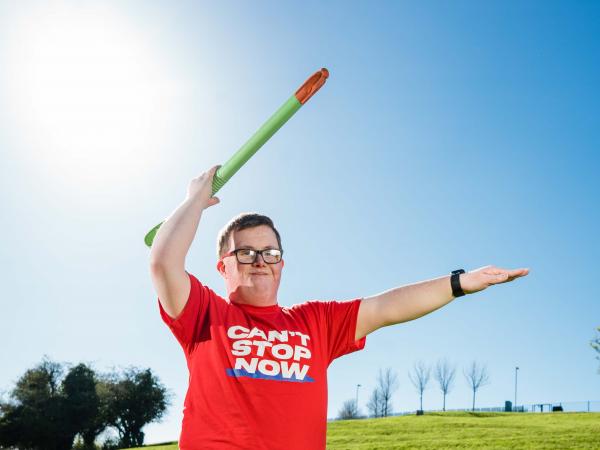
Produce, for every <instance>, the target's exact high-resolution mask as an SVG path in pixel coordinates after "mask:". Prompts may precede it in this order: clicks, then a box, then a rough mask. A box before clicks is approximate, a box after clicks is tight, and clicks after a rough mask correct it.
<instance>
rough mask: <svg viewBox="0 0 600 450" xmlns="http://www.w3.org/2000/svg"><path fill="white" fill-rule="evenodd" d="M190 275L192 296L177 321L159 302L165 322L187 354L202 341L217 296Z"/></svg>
mask: <svg viewBox="0 0 600 450" xmlns="http://www.w3.org/2000/svg"><path fill="white" fill-rule="evenodd" d="M188 275H189V277H190V294H189V296H188V299H187V302H186V304H185V306H184V307H183V310H182V311H181V313H179V316H178V317H177V318H176V319H173V318H172V317H171V316H169V315H168V314H167V312H166V311H165V310H164V309H163V307H162V304H161V303H160V299H159V300H158V308H159V311H160V316H161V318H162V320H163V322H164V323H166V324H167V326H168V327H169V329H170V330H171V332H172V333H173V335H175V338H177V341H179V344H181V347H183V349H184V351H186V352H189V351H191V348H192V347H193V345H192V344H193V343H195V342H199V341H200V340H201V336H202V334H203V333H204V332H205V330H203V324H204V323H205V322H206V321H205V319H206V315H207V311H208V304H209V302H210V301H211V300H212V299H213V298H214V297H215V296H216V294H215V293H214V292H213V291H212V290H211V289H210V288H208V287H207V286H203V285H202V283H200V281H198V279H197V278H196V277H194V276H193V275H192V274H188Z"/></svg>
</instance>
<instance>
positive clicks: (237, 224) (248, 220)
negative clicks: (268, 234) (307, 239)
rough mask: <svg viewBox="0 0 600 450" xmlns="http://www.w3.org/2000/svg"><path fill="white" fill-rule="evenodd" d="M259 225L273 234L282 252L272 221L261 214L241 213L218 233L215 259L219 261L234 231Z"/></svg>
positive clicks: (279, 239) (277, 232) (279, 238)
mask: <svg viewBox="0 0 600 450" xmlns="http://www.w3.org/2000/svg"><path fill="white" fill-rule="evenodd" d="M260 225H266V226H268V227H269V228H271V230H273V231H274V232H275V236H276V237H277V244H278V245H279V250H281V251H283V247H282V246H281V236H279V231H277V228H275V225H273V221H272V220H271V219H270V218H269V217H267V216H263V215H262V214H257V213H241V214H239V215H238V216H236V217H234V218H233V219H231V220H230V221H229V223H228V224H227V225H225V226H224V227H223V229H222V230H221V231H220V232H219V237H218V238H217V258H219V259H221V258H222V257H223V255H224V254H225V252H226V250H227V248H226V247H227V244H228V243H229V236H231V233H233V232H234V231H241V230H245V229H246V228H254V227H258V226H260Z"/></svg>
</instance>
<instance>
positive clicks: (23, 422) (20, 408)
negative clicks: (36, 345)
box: [0, 357, 76, 450]
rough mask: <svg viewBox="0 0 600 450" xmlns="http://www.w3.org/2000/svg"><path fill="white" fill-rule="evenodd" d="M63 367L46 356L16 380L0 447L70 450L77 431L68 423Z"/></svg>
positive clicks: (1, 421) (5, 407)
mask: <svg viewBox="0 0 600 450" xmlns="http://www.w3.org/2000/svg"><path fill="white" fill-rule="evenodd" d="M63 371H64V369H63V366H62V365H61V364H60V363H56V362H52V361H50V360H49V359H48V358H47V357H44V359H43V360H42V362H41V363H40V364H39V365H38V366H36V367H35V368H33V369H29V370H27V371H26V372H25V374H24V375H23V376H22V377H21V378H20V379H19V380H18V381H17V383H16V386H15V388H14V390H13V391H12V393H11V394H10V397H11V399H12V402H9V403H5V404H2V408H1V410H2V416H1V417H0V445H3V446H9V445H10V446H17V447H22V448H30V449H44V450H68V449H70V448H71V445H72V444H73V439H74V437H75V434H76V431H74V430H73V427H71V426H70V425H69V424H68V421H67V419H68V401H69V399H68V397H67V396H66V395H65V393H64V389H63V387H64V386H63V385H61V378H62V374H63Z"/></svg>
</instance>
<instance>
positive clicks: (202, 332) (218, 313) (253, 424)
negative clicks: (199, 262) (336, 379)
mask: <svg viewBox="0 0 600 450" xmlns="http://www.w3.org/2000/svg"><path fill="white" fill-rule="evenodd" d="M189 277H190V282H191V289H190V296H189V298H188V301H187V303H186V305H185V307H184V309H183V311H182V312H181V313H180V315H179V317H178V318H177V319H172V318H171V317H169V315H168V314H167V313H166V312H165V311H164V309H163V308H162V305H161V304H160V301H159V303H158V305H159V308H160V314H161V317H162V319H163V321H164V322H165V323H166V324H167V325H168V326H169V328H170V329H171V331H172V332H173V334H174V335H175V337H176V338H177V340H178V341H179V343H180V344H181V346H182V348H183V351H184V353H185V358H186V361H187V366H188V370H189V386H188V391H187V394H186V397H185V403H184V411H183V422H182V429H181V436H180V440H179V448H180V449H182V450H197V449H228V450H230V449H253V450H275V449H277V450H279V449H286V450H294V449H298V450H317V449H325V443H326V431H327V367H328V366H329V364H331V362H332V361H333V360H334V359H335V358H338V357H340V356H342V355H345V354H347V353H351V352H354V351H356V350H362V349H363V348H364V346H365V342H366V337H363V338H362V339H360V340H358V341H356V340H355V339H354V336H355V332H356V320H357V316H358V307H359V305H360V299H356V300H352V301H346V302H338V301H326V302H325V301H309V302H305V303H302V304H299V305H294V306H292V307H289V308H288V307H282V306H279V305H272V306H265V307H257V306H250V305H240V304H237V303H232V302H230V301H229V300H226V299H224V298H222V297H220V296H218V295H217V294H215V293H214V292H213V291H212V290H211V289H210V288H208V287H206V286H203V285H202V284H201V283H200V282H199V281H198V280H197V279H196V278H195V277H194V276H193V275H191V274H190V275H189Z"/></svg>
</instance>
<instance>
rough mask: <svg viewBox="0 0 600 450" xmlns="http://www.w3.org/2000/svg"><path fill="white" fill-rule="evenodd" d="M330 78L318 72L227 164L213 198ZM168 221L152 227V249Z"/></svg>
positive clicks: (149, 240) (219, 174) (219, 173)
mask: <svg viewBox="0 0 600 450" xmlns="http://www.w3.org/2000/svg"><path fill="white" fill-rule="evenodd" d="M328 76H329V72H328V71H327V69H321V70H320V71H317V72H315V73H314V74H313V75H312V76H311V77H310V78H309V79H308V80H306V82H305V83H304V84H303V85H302V86H301V87H300V89H298V90H297V91H296V93H295V94H294V95H292V96H291V97H290V98H289V99H288V100H287V101H286V102H285V103H284V104H283V105H281V107H280V108H279V109H278V110H277V111H275V114H273V115H272V116H271V117H270V118H269V119H268V120H267V121H266V122H265V123H264V124H263V125H262V126H261V127H260V128H259V129H258V131H257V132H256V133H254V135H253V136H252V137H251V138H250V139H248V141H247V142H246V143H245V144H244V145H242V147H240V149H239V150H238V151H237V152H235V153H234V154H233V156H232V157H231V158H229V160H228V161H227V162H226V163H225V164H223V165H222V166H221V167H219V169H218V170H217V172H216V173H215V175H214V177H213V182H212V195H215V194H216V193H217V192H218V191H219V189H221V188H222V187H223V185H224V184H225V183H227V182H228V181H229V179H230V178H231V177H232V176H233V175H234V174H235V173H236V172H237V171H238V170H239V169H240V168H241V167H242V166H243V165H244V164H245V163H246V162H247V161H248V160H249V159H250V158H251V157H252V155H254V154H255V153H256V152H257V151H258V150H259V149H260V148H261V147H262V146H263V145H264V144H265V142H267V141H268V140H269V139H270V138H271V136H273V135H274V134H275V133H276V132H277V130H279V129H280V128H281V127H282V126H283V125H284V124H285V123H286V122H287V121H288V120H289V119H290V118H291V117H292V116H293V115H294V114H295V113H296V111H298V110H299V109H300V108H301V107H302V105H303V104H304V103H306V102H307V101H308V99H309V98H310V97H312V95H313V94H314V93H315V92H317V90H319V88H320V87H321V86H322V85H323V84H324V83H325V80H326V79H327V77H328ZM163 223H164V222H161V223H159V224H158V225H156V226H155V227H154V228H152V229H151V230H150V231H149V232H148V233H147V234H146V236H145V237H144V242H145V243H146V245H147V246H148V247H151V246H152V242H153V241H154V237H155V236H156V233H157V232H158V229H159V228H160V227H161V225H162V224H163Z"/></svg>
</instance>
